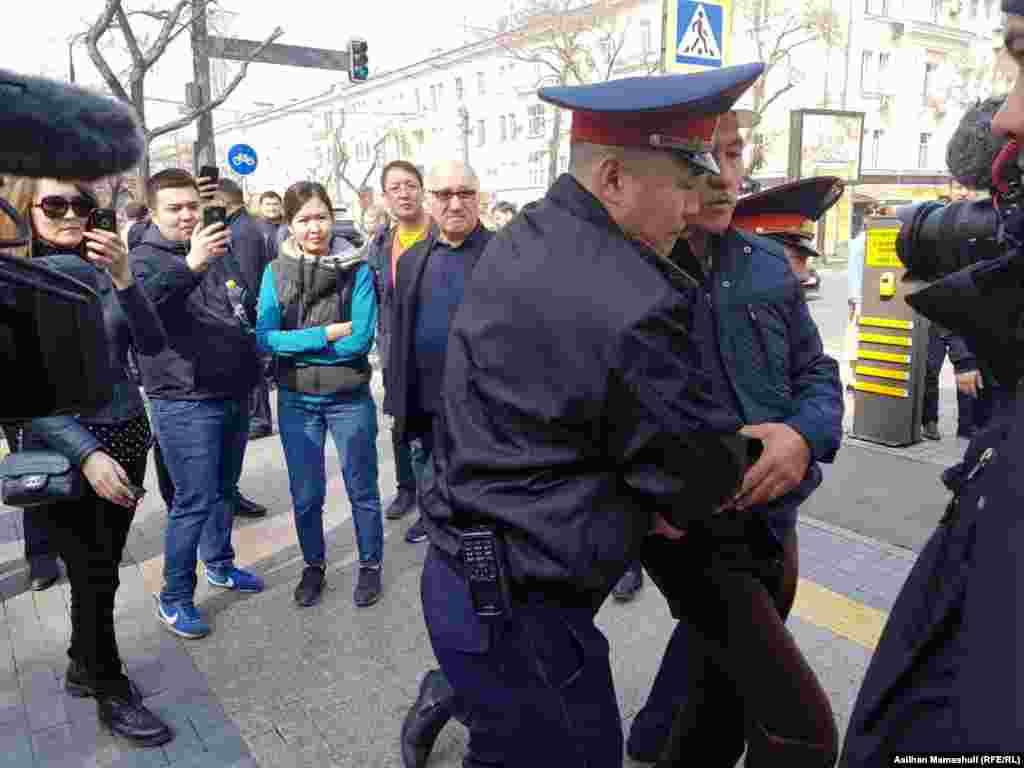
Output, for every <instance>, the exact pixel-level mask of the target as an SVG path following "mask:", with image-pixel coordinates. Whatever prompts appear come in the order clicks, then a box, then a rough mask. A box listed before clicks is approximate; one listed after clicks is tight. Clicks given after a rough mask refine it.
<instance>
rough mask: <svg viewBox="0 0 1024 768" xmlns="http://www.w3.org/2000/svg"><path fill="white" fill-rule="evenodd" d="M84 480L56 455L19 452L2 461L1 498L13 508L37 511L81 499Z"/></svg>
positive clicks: (69, 464) (0, 470)
mask: <svg viewBox="0 0 1024 768" xmlns="http://www.w3.org/2000/svg"><path fill="white" fill-rule="evenodd" d="M84 490H85V478H84V477H83V476H82V473H81V471H80V470H79V469H78V467H76V466H75V465H74V464H72V463H71V460H70V459H68V458H67V457H66V456H63V455H62V454H59V453H56V452H54V451H18V452H16V453H12V454H10V455H8V456H7V457H6V458H5V459H4V460H3V461H0V495H2V496H3V502H4V504H7V505H8V506H11V507H22V508H25V507H38V506H40V505H43V504H56V503H59V502H65V501H75V500H76V499H80V498H81V497H82V493H83V492H84Z"/></svg>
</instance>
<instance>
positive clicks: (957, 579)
mask: <svg viewBox="0 0 1024 768" xmlns="http://www.w3.org/2000/svg"><path fill="white" fill-rule="evenodd" d="M1003 11H1004V12H1005V13H1006V14H1007V18H1006V26H1005V35H1006V40H1005V42H1006V52H1007V54H1008V55H1009V57H1010V58H1012V60H1013V61H1015V62H1016V64H1017V66H1018V69H1019V68H1020V67H1021V66H1022V65H1024V0H1003ZM975 112H977V110H976V111H975ZM989 117H990V119H991V135H986V134H987V130H986V126H987V123H988V120H987V119H984V115H978V114H975V115H973V124H966V123H968V121H967V119H966V118H965V121H964V123H961V126H960V128H959V129H958V131H957V135H956V136H954V139H953V140H952V141H951V142H950V148H949V152H948V154H947V159H948V160H949V161H950V169H951V170H952V171H953V173H954V176H956V177H957V179H958V180H959V181H961V183H966V182H965V179H964V176H966V175H968V174H964V173H960V172H958V171H959V170H960V169H961V166H964V164H963V163H962V162H961V161H962V160H963V157H962V156H961V152H966V153H967V156H977V154H978V153H979V151H981V150H983V149H984V148H985V147H986V146H990V145H991V149H992V151H991V153H990V156H989V158H983V161H982V162H980V163H978V164H977V166H978V168H979V169H980V171H983V170H984V168H985V165H986V162H984V161H985V160H987V164H988V165H989V166H990V167H991V176H990V177H989V178H987V179H986V181H987V182H988V184H985V185H982V184H978V185H975V184H971V185H970V186H977V187H983V186H990V187H991V189H992V191H993V205H992V206H991V211H993V212H995V214H996V215H997V216H998V222H996V223H997V224H998V226H997V227H995V226H993V227H990V233H991V232H993V231H994V232H995V233H996V236H997V245H998V248H997V249H996V251H995V253H993V254H992V258H987V259H983V260H981V261H980V262H979V263H974V264H972V265H971V266H967V267H966V268H964V269H960V270H958V271H956V272H954V273H952V274H948V276H946V277H942V275H943V274H947V272H946V270H944V269H943V268H942V266H943V265H942V263H941V259H943V258H948V257H949V256H950V253H949V252H948V251H947V250H944V249H942V248H919V247H918V246H919V245H920V244H921V240H920V239H919V238H917V237H916V234H915V233H916V232H917V231H919V230H920V231H923V229H922V228H923V227H926V226H927V222H923V223H921V222H920V221H919V220H920V219H922V218H925V217H927V216H928V211H924V212H917V213H915V214H914V215H913V216H912V217H911V220H910V223H909V224H908V225H905V226H904V229H907V228H908V226H909V228H910V233H909V234H908V235H907V236H906V237H904V233H902V232H901V236H900V237H901V241H900V246H901V247H900V249H899V250H898V253H899V255H900V258H901V260H902V261H903V263H904V264H905V265H906V266H907V268H908V269H909V270H910V271H911V273H912V274H915V273H916V274H917V276H919V277H922V276H923V277H927V276H929V275H933V276H937V277H940V278H941V279H939V280H937V281H936V282H935V283H933V284H932V285H931V286H929V287H927V288H925V289H923V290H921V291H919V292H917V293H915V294H913V295H911V296H910V297H908V299H907V301H908V303H909V304H910V305H911V306H912V307H914V309H915V310H917V311H918V312H919V313H921V314H922V315H924V316H925V317H927V318H928V319H930V320H931V321H932V322H936V323H939V324H941V325H942V326H944V327H946V328H948V329H950V331H952V332H953V333H956V334H960V335H962V336H963V337H964V340H965V342H966V343H967V345H968V347H969V348H970V349H971V350H972V351H973V352H974V353H975V354H976V355H977V356H978V358H979V360H981V361H983V362H984V364H986V365H987V366H988V367H989V368H990V369H991V370H992V373H993V375H994V377H995V380H997V381H999V382H1000V384H1002V386H1003V387H1004V389H1003V390H1002V392H1001V393H1000V394H999V395H998V396H997V397H996V398H995V399H994V405H993V413H992V417H991V420H990V422H989V425H988V426H987V427H985V428H983V429H981V430H980V431H979V432H978V433H977V435H976V436H975V438H974V439H973V441H972V442H971V445H970V447H969V448H968V450H967V454H966V456H965V457H964V470H965V471H964V472H962V473H961V474H960V475H959V477H957V478H956V482H955V483H954V485H955V489H954V492H953V498H952V500H951V501H950V503H949V505H948V507H947V508H946V512H945V514H944V515H943V516H942V519H941V520H940V522H939V525H938V527H937V529H936V530H935V532H934V533H933V534H932V536H931V538H930V539H929V541H928V543H927V544H926V545H925V548H924V549H923V550H922V552H921V554H920V555H919V557H918V559H917V561H916V563H915V564H914V567H913V569H912V570H911V572H910V575H909V576H908V577H907V581H906V583H905V584H904V586H903V589H902V590H901V592H900V595H899V597H898V598H897V600H896V604H895V605H894V606H893V610H892V613H891V614H890V615H889V619H888V622H887V624H886V627H885V630H884V631H883V633H882V637H881V640H880V641H879V644H878V647H877V649H876V650H875V654H874V656H873V658H872V660H871V664H870V666H869V667H868V671H867V675H866V677H865V679H864V683H863V686H862V687H861V690H860V693H859V695H858V698H857V703H856V706H855V709H854V712H853V716H852V718H851V721H850V726H849V729H848V731H847V739H846V744H845V748H844V753H843V758H842V765H843V766H845V768H868V766H876V765H883V764H890V760H891V756H892V755H893V754H894V753H904V752H913V751H922V752H926V753H929V754H935V753H942V752H948V751H953V750H955V751H956V752H958V753H969V752H975V751H982V752H986V753H992V752H998V751H1003V750H1019V749H1021V745H1022V744H1024V735H1022V731H1021V712H1024V663H1022V660H1021V653H1022V648H1024V618H1022V613H1021V606H1022V601H1021V599H1020V594H1019V593H1020V585H1021V584H1024V560H1022V559H1021V557H1020V554H1019V553H1020V552H1021V551H1022V549H1024V526H1022V525H1021V509H1022V506H1024V504H1022V499H1024V483H1022V481H1021V472H1020V457H1021V455H1022V454H1024V432H1022V430H1021V425H1020V415H1019V413H1020V406H1019V404H1018V401H1019V400H1020V398H1021V396H1022V394H1024V389H1022V378H1021V377H1022V374H1024V348H1022V347H1021V341H1022V340H1024V339H1022V332H1021V328H1022V326H1021V319H1022V316H1024V315H1022V311H1024V293H1022V286H1024V247H1022V245H1024V213H1022V210H1021V207H1022V202H1024V200H1022V198H1024V195H1022V193H1021V189H1022V186H1021V166H1020V154H1019V151H1020V147H1019V145H1018V141H1019V140H1020V139H1021V138H1024V80H1022V79H1020V78H1019V77H1018V79H1017V81H1016V83H1015V85H1014V87H1013V89H1012V90H1011V92H1010V94H1009V96H1008V97H1007V99H1006V101H1005V103H1004V104H1003V105H1002V107H1001V108H999V111H998V112H996V111H995V109H992V110H991V111H990V112H989ZM1007 140H1009V141H1008V142H1007ZM1004 144H1005V146H1003V145H1004ZM991 156H995V161H994V162H993V161H992V160H991V159H990V158H991ZM954 161H957V162H954ZM968 165H970V164H968ZM954 166H956V167H954ZM964 167H966V166H964ZM980 171H979V173H973V174H970V175H972V176H973V177H974V178H975V180H977V178H978V177H979V176H980V175H986V174H983V173H981V172H980ZM971 205H979V204H977V203H974V204H971ZM950 208H952V206H950ZM964 211H967V213H970V210H969V209H967V208H964V209H962V210H961V211H953V212H952V213H950V215H956V216H959V215H961V214H963V215H964V216H966V215H967V214H966V213H964ZM981 212H982V213H984V210H982V211H981ZM976 231H977V230H976ZM976 248H977V242H972V244H971V250H972V251H973V250H974V249H976ZM952 255H953V256H961V255H962V254H958V253H953V254H952ZM978 255H979V254H978V253H977V252H975V253H974V254H973V255H972V257H971V260H976V259H977V257H978ZM985 383H986V386H987V384H988V380H987V379H986V381H985Z"/></svg>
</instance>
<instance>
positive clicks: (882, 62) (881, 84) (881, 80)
mask: <svg viewBox="0 0 1024 768" xmlns="http://www.w3.org/2000/svg"><path fill="white" fill-rule="evenodd" d="M889 55H890V54H888V53H880V54H878V92H879V93H885V92H886V91H887V90H888V89H887V88H886V82H885V76H886V74H887V73H888V70H889Z"/></svg>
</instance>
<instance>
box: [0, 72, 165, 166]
mask: <svg viewBox="0 0 1024 768" xmlns="http://www.w3.org/2000/svg"><path fill="white" fill-rule="evenodd" d="M0 136H3V141H2V142H0V173H9V174H14V175H17V176H33V177H45V178H57V179H83V180H92V179H98V178H101V177H103V176H109V175H112V174H115V173H120V172H122V171H126V170H128V169H129V168H133V167H134V166H136V165H138V163H139V159H140V158H141V157H142V153H143V152H144V151H145V148H146V140H145V137H144V136H143V134H142V130H141V129H140V127H139V122H138V119H137V118H136V116H135V111H134V110H133V109H132V108H131V107H130V106H129V105H127V104H124V103H122V102H120V101H115V100H114V99H110V98H107V97H106V96H99V95H97V94H95V93H90V92H89V91H86V90H85V89H83V88H78V87H76V86H73V85H66V84H64V83H58V82H56V81H53V80H47V79H45V78H41V77H31V76H29V75H20V74H17V73H15V72H11V71H9V70H6V69H0Z"/></svg>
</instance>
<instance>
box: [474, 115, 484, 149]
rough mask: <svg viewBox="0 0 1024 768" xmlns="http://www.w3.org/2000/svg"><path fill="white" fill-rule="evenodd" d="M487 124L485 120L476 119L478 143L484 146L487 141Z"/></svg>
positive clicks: (479, 145)
mask: <svg viewBox="0 0 1024 768" xmlns="http://www.w3.org/2000/svg"><path fill="white" fill-rule="evenodd" d="M486 130H487V126H486V124H485V123H484V121H483V120H477V121H476V145H477V146H478V147H482V146H483V145H484V144H486V143H487V133H486Z"/></svg>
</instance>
